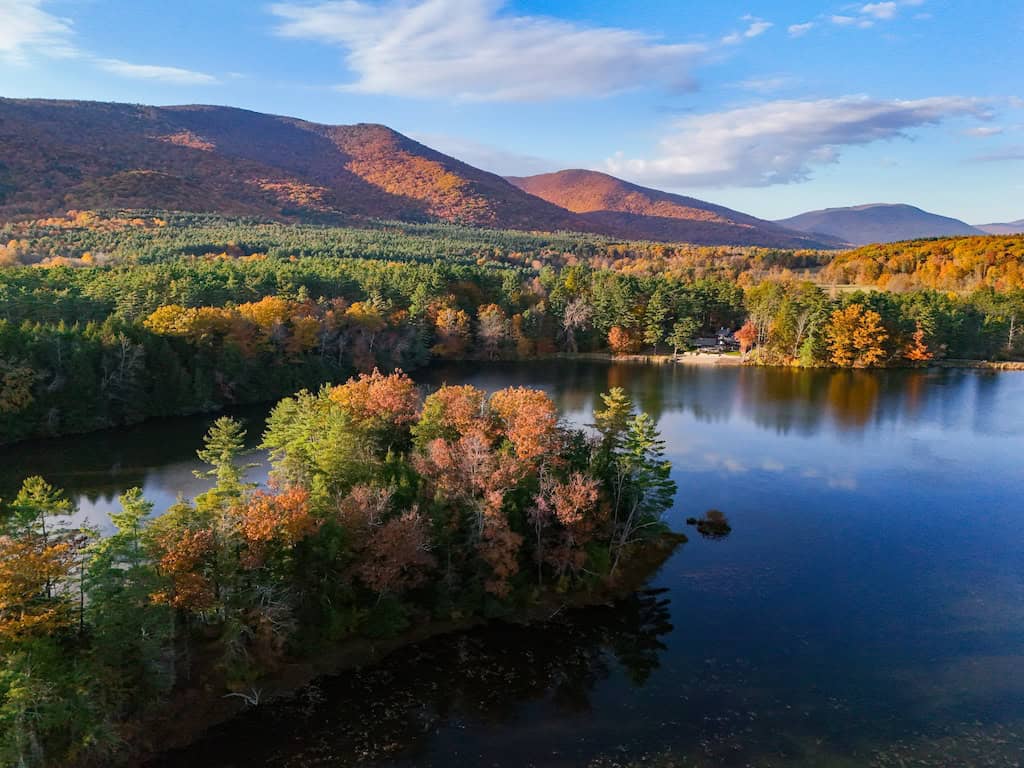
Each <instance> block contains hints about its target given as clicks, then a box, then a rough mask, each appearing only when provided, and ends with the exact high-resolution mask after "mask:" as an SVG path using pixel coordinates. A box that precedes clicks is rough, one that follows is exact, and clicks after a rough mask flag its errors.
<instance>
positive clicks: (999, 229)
mask: <svg viewBox="0 0 1024 768" xmlns="http://www.w3.org/2000/svg"><path fill="white" fill-rule="evenodd" d="M974 227H975V229H980V230H981V231H982V232H988V233H989V234H990V235H1020V234H1024V219H1018V220H1017V221H1008V222H1006V223H1005V224H975V225H974Z"/></svg>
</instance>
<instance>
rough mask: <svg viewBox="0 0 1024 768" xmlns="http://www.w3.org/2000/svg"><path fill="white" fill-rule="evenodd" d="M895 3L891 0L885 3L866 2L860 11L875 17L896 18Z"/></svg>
mask: <svg viewBox="0 0 1024 768" xmlns="http://www.w3.org/2000/svg"><path fill="white" fill-rule="evenodd" d="M896 10H897V5H896V3H895V2H893V0H889V2H886V3H868V4H867V5H865V6H864V7H863V8H861V9H860V12H861V13H862V14H864V15H865V16H874V17H875V18H876V19H883V20H888V19H894V18H896Z"/></svg>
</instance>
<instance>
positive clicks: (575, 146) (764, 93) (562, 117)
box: [0, 0, 1024, 223]
mask: <svg viewBox="0 0 1024 768" xmlns="http://www.w3.org/2000/svg"><path fill="white" fill-rule="evenodd" d="M1022 40H1024V2H1022V1H1019V0H974V1H973V2H968V1H967V0H878V1H876V2H856V3H846V2H843V0H838V1H837V2H830V1H829V0H789V1H788V2H787V1H782V2H780V1H778V0H776V1H774V2H763V1H758V0H746V1H744V2H736V1H735V0H717V1H716V2H693V1H689V2H688V1H686V0H675V1H674V2H672V1H670V0H651V1H649V2H643V3H636V2H622V1H621V0H620V1H618V2H612V1H611V0H590V2H577V1H575V0H574V1H566V2H542V1H541V0H507V1H506V2H502V0H335V1H327V2H323V1H316V0H314V1H309V0H295V1H294V2H293V1H292V0H278V1H277V2H270V3H262V2H258V0H257V1H256V2H253V1H252V0H217V1H214V0H206V1H205V2H203V1H202V0H177V2H167V1H166V0H160V1H159V2H158V1H156V0H136V1H135V2H112V1H109V0H0V95H4V96H17V97H47V98H75V99H99V100H112V101H129V102H140V103H148V104H181V103H207V104H228V105H232V106H240V107H246V108H249V109H255V110H259V111H265V112H274V113H279V114H288V115H294V116H298V117H303V118H306V119H310V120H315V121H320V122H330V123H353V122H379V123H385V124H387V125H389V126H391V127H393V128H395V129H397V130H399V131H401V132H403V133H406V134H408V135H411V136H413V137H415V138H417V139H419V140H421V141H423V142H425V143H427V144H430V145H432V146H434V147H436V148H438V149H440V150H442V151H445V152H448V153H450V154H454V155H456V156H458V157H460V158H462V159H465V160H467V161H468V162H471V163H473V164H475V165H479V166H480V167H484V168H487V169H488V170H493V171H496V172H499V173H503V174H517V173H518V174H529V173H537V172H541V171H546V170H557V169H559V168H567V167H583V168H593V169H595V170H603V171H607V172H611V173H614V174H616V175H619V176H622V177H623V178H627V179H629V180H631V181H635V182H637V183H641V184H646V185H649V186H655V187H659V188H662V189H668V190H671V191H675V192H681V193H684V194H690V195H693V196H695V197H699V198H702V199H706V200H711V201H714V202H717V203H720V204H723V205H728V206H731V207H734V208H738V209H740V210H743V211H747V212H749V213H752V214H755V215H758V216H763V217H766V218H779V217H783V216H788V215H793V214H796V213H799V212H801V211H804V210H808V209H813V208H820V207H826V206H838V205H852V204H858V203H866V202H908V203H913V204H916V205H920V206H921V207H924V208H926V209H928V210H932V211H935V212H937V213H942V214H945V215H950V216H956V217H958V218H963V219H966V220H968V221H970V222H971V223H985V222H989V221H1003V220H1011V219H1019V218H1021V217H1024V46H1022V45H1021V41H1022Z"/></svg>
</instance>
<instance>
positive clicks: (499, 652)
mask: <svg viewBox="0 0 1024 768" xmlns="http://www.w3.org/2000/svg"><path fill="white" fill-rule="evenodd" d="M671 630H672V624H671V614H670V610H669V601H668V599H666V598H665V596H664V590H661V591H655V590H649V591H645V592H641V593H638V594H636V595H634V596H632V597H630V598H629V599H627V600H624V601H622V602H620V603H618V604H616V605H614V606H608V607H597V608H586V609H573V610H570V611H567V612H565V613H564V614H561V615H559V616H558V617H557V618H555V619H552V620H549V621H547V622H545V623H543V624H538V625H529V626H525V625H517V624H504V623H496V624H493V625H489V626H487V627H483V628H481V629H478V630H474V631H469V632H464V633H460V634H456V635H452V636H446V637H440V638H436V639H434V640H431V641H428V642H425V643H422V644H420V645H418V646H415V647H412V648H408V649H405V650H401V651H398V652H396V653H394V654H393V655H391V656H389V657H388V658H387V659H385V660H384V661H383V662H382V663H381V664H379V665H377V666H374V667H372V668H367V669H363V670H357V671H351V672H347V673H344V674H340V675H337V676H335V677H331V678H325V679H323V680H321V681H319V682H318V684H316V685H314V686H311V687H309V688H308V689H306V690H305V691H303V692H302V694H301V695H299V696H298V697H296V698H295V699H294V700H289V701H287V702H280V703H273V704H270V705H264V706H261V707H259V708H258V709H256V710H253V711H251V712H249V713H247V714H244V715H242V716H240V717H239V718H237V719H236V720H234V721H232V722H230V723H228V724H226V725H225V726H222V727H220V728H218V729H215V730H214V731H213V732H212V733H211V734H210V735H208V736H207V737H206V738H205V739H203V740H202V741H200V742H199V743H197V744H195V745H194V746H193V747H191V748H189V749H187V750H182V751H180V752H177V753H172V754H170V755H168V756H166V757H165V758H163V759H162V760H160V761H158V762H157V763H156V764H155V765H157V766H160V768H178V767H179V766H182V767H184V766H188V768H205V767H207V766H209V767H211V768H212V766H217V767H218V768H228V767H229V766H243V765H244V766H271V765H274V766H276V765H302V766H316V765H357V764H360V763H367V762H373V761H375V760H380V759H382V758H392V759H394V758H409V759H412V758H415V756H416V755H417V754H421V753H422V752H423V751H424V750H426V749H428V748H429V746H430V741H431V734H432V733H434V732H436V731H437V730H438V729H443V728H445V727H450V726H453V725H454V726H456V727H458V726H459V725H460V724H464V723H465V722H466V721H467V720H473V721H477V722H482V723H486V724H488V725H494V724H502V723H508V722H510V721H512V720H514V719H515V718H516V717H517V716H518V715H519V714H520V713H521V712H522V710H523V707H524V706H525V705H526V704H528V703H530V702H536V703H539V704H542V705H544V706H546V707H547V709H548V710H549V711H548V713H547V716H548V717H550V718H553V719H554V720H555V721H556V722H557V721H558V720H559V719H562V718H565V717H571V716H572V715H574V714H579V713H587V712H589V711H590V709H591V694H592V692H593V690H594V688H595V686H596V685H597V684H598V683H599V682H600V681H602V680H604V679H606V678H608V677H609V676H610V675H612V674H613V673H614V671H615V670H616V669H621V670H622V672H623V674H624V675H625V677H626V678H627V679H628V680H629V681H630V682H631V683H632V684H633V685H636V686H642V685H644V684H645V683H646V682H647V680H648V679H649V678H650V676H651V675H652V673H653V672H654V671H655V670H657V669H658V666H659V663H660V661H659V660H660V655H661V653H662V652H663V651H664V650H665V645H664V644H663V642H662V640H661V638H662V636H663V635H665V634H666V633H668V632H669V631H671Z"/></svg>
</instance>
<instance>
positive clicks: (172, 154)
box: [0, 98, 838, 248]
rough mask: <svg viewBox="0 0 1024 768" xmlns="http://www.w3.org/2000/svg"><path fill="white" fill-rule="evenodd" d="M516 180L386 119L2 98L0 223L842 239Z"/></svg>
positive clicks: (807, 243) (658, 195) (657, 195)
mask: <svg viewBox="0 0 1024 768" xmlns="http://www.w3.org/2000/svg"><path fill="white" fill-rule="evenodd" d="M513 181H514V182H515V183H510V182H509V181H508V180H506V179H503V178H501V177H500V176H497V175H495V174H493V173H488V172H486V171H482V170H480V169H478V168H474V167H473V166H471V165H468V164H466V163H463V162H461V161H460V160H457V159H455V158H453V157H449V156H447V155H444V154H441V153H440V152H437V151H435V150H433V149H431V148H430V147H427V146H424V145H423V144H420V143H418V142H416V141H413V140H412V139H410V138H408V137H406V136H403V135H402V134H400V133H397V132H395V131H393V130H391V129H390V128H387V127H385V126H383V125H373V124H358V125H321V124H318V123H311V122H307V121H305V120H299V119H297V118H292V117H280V116H276V115H266V114H261V113H258V112H250V111H248V110H244V109H235V108H231V107H216V106H200V105H189V106H172V107H151V106H143V105H138V104H112V103H104V102H87V101H49V100H41V99H4V98H0V222H2V221H4V220H12V219H27V218H39V217H43V216H51V215H59V214H63V213H64V212H66V211H67V210H70V209H85V210H88V209H109V208H150V209H166V210H180V211H194V212H213V213H221V214H225V215H230V216H246V215H252V216H264V217H269V218H275V219H281V220H295V219H303V220H309V219H314V220H317V219H324V218H331V217H335V218H336V217H338V216H340V217H344V218H374V219H398V220H403V221H451V222H459V223H463V224H469V225H473V226H483V227H495V228H509V229H525V230H546V231H557V230H574V231H578V232H592V233H599V234H606V235H610V236H612V237H615V238H623V239H649V240H664V241H686V242H692V243H698V244H705V245H762V246H771V247H780V248H817V247H835V246H836V245H838V243H837V242H835V241H834V240H832V239H830V238H823V237H818V236H808V235H806V234H803V233H798V232H793V231H787V230H785V229H783V228H781V227H779V226H777V225H775V224H772V223H770V222H766V221H762V220H760V219H755V218H754V217H752V216H746V215H744V214H742V213H737V212H736V211H730V210H729V209H727V208H722V207H719V206H714V205H711V204H709V203H705V202H702V201H700V200H693V199H691V198H686V197H680V196H678V195H670V194H666V193H664V192H658V191H657V190H653V189H645V188H643V187H637V186H634V185H632V184H627V183H626V182H624V181H620V180H618V179H614V178H612V177H610V176H605V175H604V174H597V173H590V172H588V171H566V172H563V173H561V174H551V175H548V176H539V177H531V178H528V179H514V180H513Z"/></svg>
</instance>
